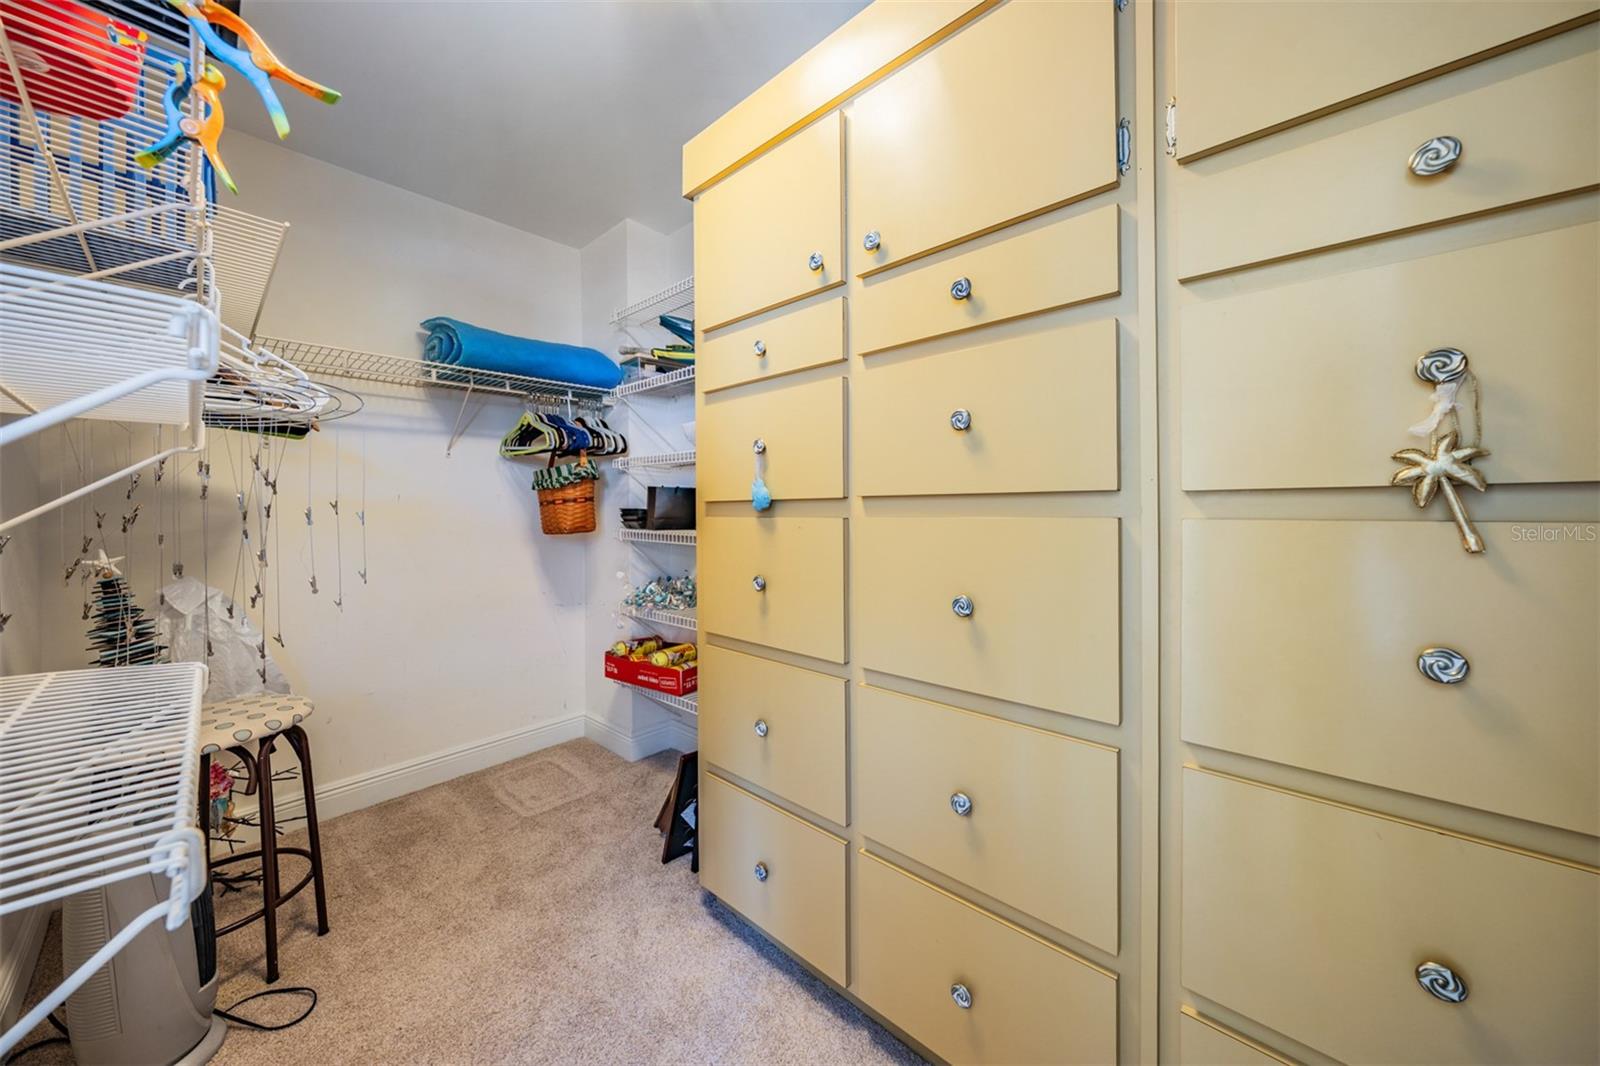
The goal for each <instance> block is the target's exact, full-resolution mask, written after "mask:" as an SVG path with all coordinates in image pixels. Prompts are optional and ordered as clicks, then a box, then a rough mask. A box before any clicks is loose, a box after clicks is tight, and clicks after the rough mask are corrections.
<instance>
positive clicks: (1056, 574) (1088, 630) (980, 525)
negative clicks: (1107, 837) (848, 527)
mask: <svg viewBox="0 0 1600 1066" xmlns="http://www.w3.org/2000/svg"><path fill="white" fill-rule="evenodd" d="M856 553H857V556H856V557H857V559H858V561H859V565H858V566H857V568H856V571H855V572H856V575H857V576H856V611H857V614H858V616H859V622H860V625H861V633H860V637H859V642H860V646H861V662H862V665H864V666H865V667H866V668H867V669H869V670H880V671H883V672H885V673H890V674H898V675H899V676H901V677H909V678H915V679H917V680H920V681H926V682H929V683H930V684H935V685H943V686H945V687H947V688H954V689H961V690H962V691H965V692H976V693H980V694H982V695H985V696H994V697H997V698H999V699H1003V700H1012V701H1014V702H1016V703H1026V704H1030V705H1032V706H1035V707H1044V708H1046V709H1048V710H1052V711H1061V712H1063V713H1065V714H1073V715H1077V716H1078V717H1080V718H1093V719H1095V720H1097V721H1101V722H1116V721H1118V720H1119V719H1120V707H1119V704H1118V693H1119V691H1120V677H1119V674H1120V667H1119V658H1120V652H1119V649H1120V640H1119V624H1118V598H1117V588H1118V574H1117V567H1118V554H1119V550H1118V544H1117V520H1116V519H1115V518H866V519H863V520H862V521H861V522H860V524H859V529H858V530H857V540H856ZM963 597H964V598H965V599H966V600H967V601H970V602H969V603H964V604H958V603H957V601H958V600H959V599H961V598H963ZM966 607H970V614H967V615H963V614H961V613H959V612H958V608H966Z"/></svg>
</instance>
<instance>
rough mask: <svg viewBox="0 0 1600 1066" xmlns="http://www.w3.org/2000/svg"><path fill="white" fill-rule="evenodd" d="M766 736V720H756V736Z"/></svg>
mask: <svg viewBox="0 0 1600 1066" xmlns="http://www.w3.org/2000/svg"><path fill="white" fill-rule="evenodd" d="M766 735H767V720H766V719H765V718H757V719H756V736H758V737H764V736H766Z"/></svg>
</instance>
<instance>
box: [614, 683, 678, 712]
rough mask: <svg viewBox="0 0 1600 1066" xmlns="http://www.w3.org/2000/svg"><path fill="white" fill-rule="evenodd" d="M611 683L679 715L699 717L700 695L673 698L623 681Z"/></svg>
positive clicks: (667, 694) (664, 693)
mask: <svg viewBox="0 0 1600 1066" xmlns="http://www.w3.org/2000/svg"><path fill="white" fill-rule="evenodd" d="M611 683H612V684H613V685H616V686H618V687H619V688H625V689H627V690H629V691H630V692H637V693H638V694H639V695H641V696H646V697H648V698H650V699H652V700H655V701H656V702H657V703H659V704H661V705H662V706H663V707H670V708H672V709H673V710H675V711H677V712H678V713H680V714H687V715H691V716H694V717H699V715H700V694H699V693H698V692H691V693H689V694H688V695H687V696H673V695H671V694H669V693H666V692H657V691H656V690H655V689H653V688H644V687H642V686H640V685H630V684H628V683H626V682H624V681H615V680H614V681H612V682H611Z"/></svg>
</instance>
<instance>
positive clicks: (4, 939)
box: [0, 903, 55, 1032]
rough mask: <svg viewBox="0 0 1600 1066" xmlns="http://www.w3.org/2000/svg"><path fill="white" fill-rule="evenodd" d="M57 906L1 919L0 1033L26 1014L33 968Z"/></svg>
mask: <svg viewBox="0 0 1600 1066" xmlns="http://www.w3.org/2000/svg"><path fill="white" fill-rule="evenodd" d="M54 910H55V907H54V906H52V905H51V904H48V903H41V904H39V905H38V906H37V907H30V908H29V909H28V910H25V911H19V912H17V913H15V914H8V915H6V916H5V917H4V918H0V928H3V929H4V935H3V936H0V1032H4V1031H5V1030H7V1029H9V1028H11V1026H12V1025H13V1024H15V1023H16V1020H17V1019H18V1018H20V1017H22V1000H23V997H24V996H26V995H27V994H28V984H29V982H31V981H32V980H33V967H34V965H35V964H36V963H37V962H38V961H39V949H40V947H42V946H43V945H44V934H45V930H46V929H48V928H49V927H50V915H51V913H52V912H54Z"/></svg>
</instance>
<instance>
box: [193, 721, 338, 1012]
mask: <svg viewBox="0 0 1600 1066" xmlns="http://www.w3.org/2000/svg"><path fill="white" fill-rule="evenodd" d="M311 711H312V705H311V701H310V700H308V699H306V698H305V697H304V696H293V695H285V694H282V693H277V692H263V693H258V694H255V695H250V696H237V697H235V698H233V699H230V700H219V701H217V702H215V703H207V704H206V705H205V706H204V707H202V708H201V712H200V753H201V754H200V832H201V833H202V834H204V835H205V836H206V838H207V839H210V836H211V804H210V802H209V800H210V795H209V793H210V781H211V757H212V755H214V754H215V753H217V752H221V751H226V752H227V753H228V754H230V755H232V756H234V757H235V758H237V759H238V760H239V761H240V762H241V763H243V764H244V767H245V770H246V778H245V785H244V793H245V795H247V796H248V795H252V794H255V795H257V796H258V797H259V798H258V799H257V804H258V809H259V811H260V815H259V817H258V819H257V821H258V822H259V828H260V830H261V846H260V847H259V848H253V849H251V850H249V851H241V852H236V853H234V854H232V855H228V856H225V857H224V858H221V859H216V860H214V861H213V862H212V863H211V867H212V869H216V868H218V867H222V866H228V865H231V864H233V863H237V862H249V861H251V860H254V859H259V860H260V861H261V896H262V900H261V909H260V910H258V911H253V912H251V913H250V914H247V915H245V916H244V917H243V918H240V919H238V920H237V921H233V922H229V923H228V924H227V925H225V926H223V927H222V928H220V929H218V930H217V935H218V936H225V935H227V934H228V933H231V932H234V931H235V930H238V929H242V928H244V927H245V926H247V925H249V924H251V923H252V922H256V921H260V922H262V923H263V924H264V925H265V926H266V940H267V981H268V983H271V982H273V981H276V980H277V979H278V908H279V907H281V906H282V905H283V904H284V903H286V902H288V901H289V900H290V899H293V898H294V896H295V894H296V893H298V892H299V891H300V890H301V889H302V888H305V887H306V885H307V884H310V885H312V889H313V892H314V894H315V896H316V900H317V935H318V936H322V935H324V934H325V933H327V931H328V896H327V889H326V887H325V886H324V884H323V879H322V842H321V840H320V839H319V837H318V832H317V800H316V795H315V792H314V787H313V783H312V779H311V738H310V737H308V736H306V731H305V730H304V729H303V728H301V725H300V723H302V722H304V721H305V720H306V719H307V718H309V717H311ZM279 737H282V738H283V739H284V740H286V741H288V743H289V747H290V748H292V749H294V754H295V758H296V759H297V760H298V761H299V763H300V787H301V790H302V793H303V795H304V798H305V806H306V836H307V837H308V840H307V843H308V844H309V845H310V846H309V847H308V848H298V847H285V846H283V845H280V844H279V843H278V839H277V832H278V825H277V818H276V815H275V812H274V802H273V795H272V753H273V750H274V748H275V747H276V745H277V741H278V738H279ZM252 746H253V748H254V750H252ZM280 855H298V856H299V857H301V858H303V859H305V860H306V861H307V863H308V864H309V865H310V869H308V870H307V871H306V875H305V876H304V877H302V878H301V879H300V880H299V881H297V882H296V883H295V884H294V886H293V887H291V888H290V889H289V890H288V891H286V892H285V891H282V890H281V884H280V881H279V875H278V857H279V856H280Z"/></svg>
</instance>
